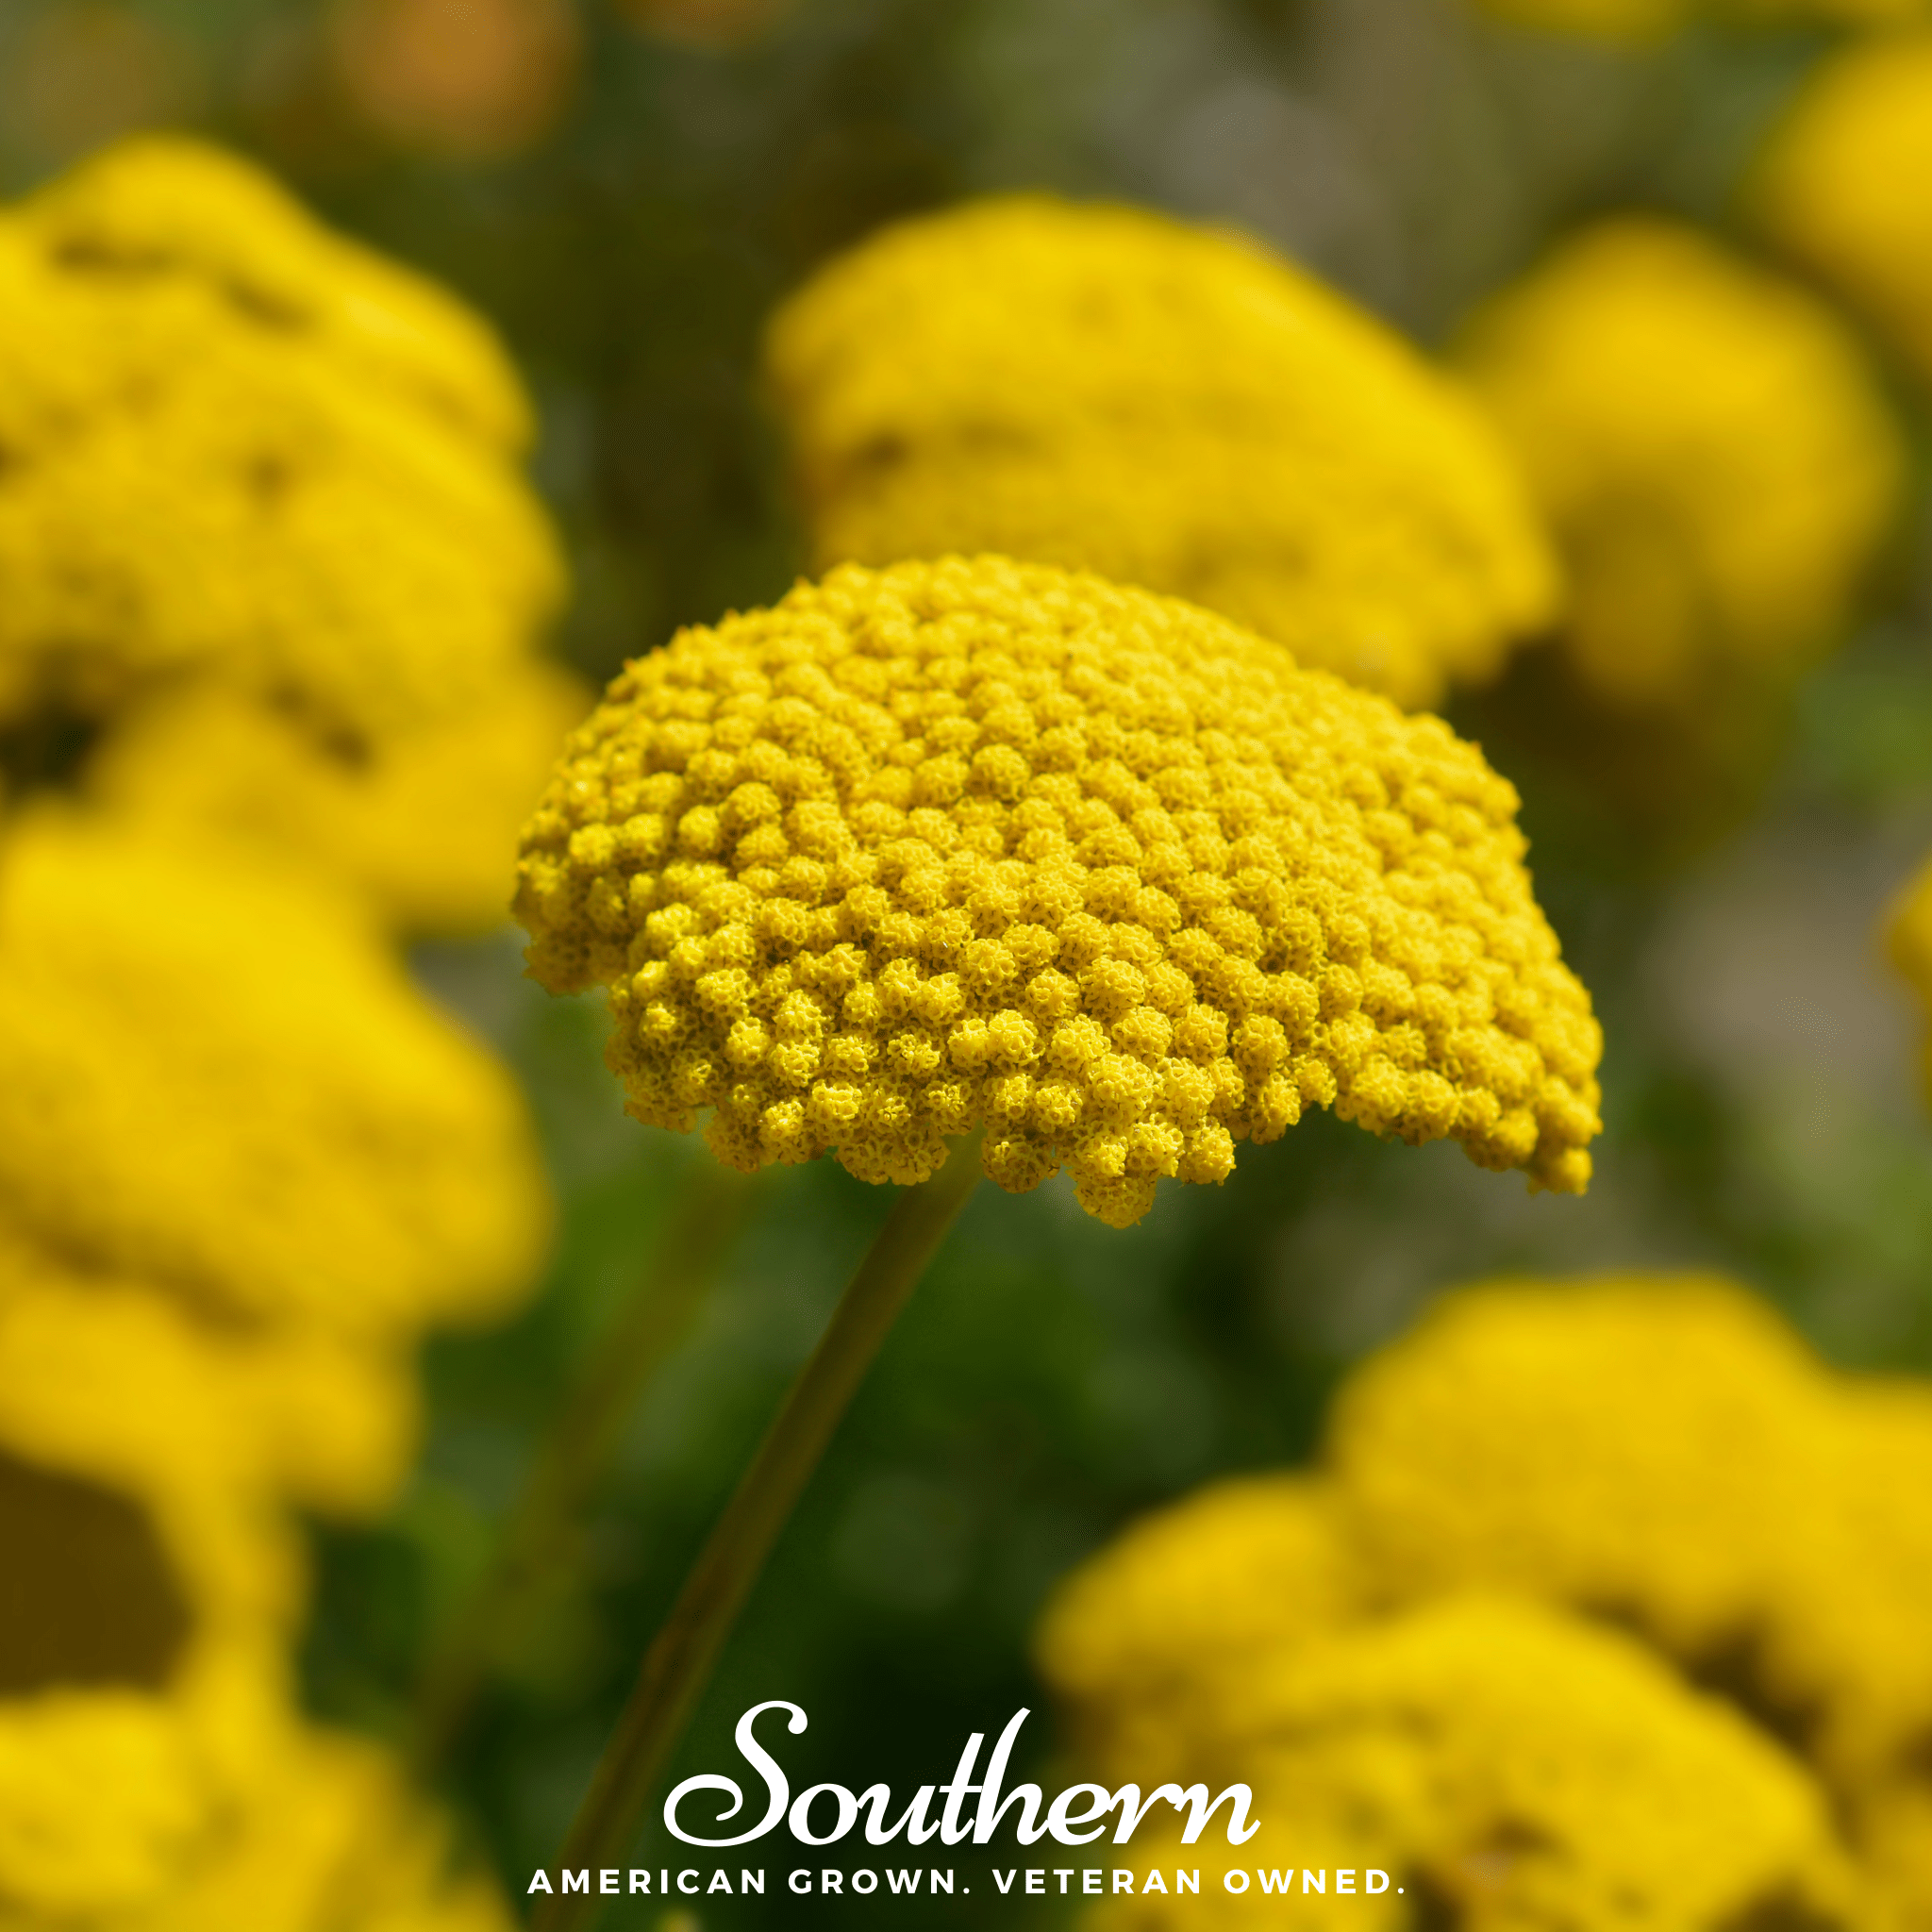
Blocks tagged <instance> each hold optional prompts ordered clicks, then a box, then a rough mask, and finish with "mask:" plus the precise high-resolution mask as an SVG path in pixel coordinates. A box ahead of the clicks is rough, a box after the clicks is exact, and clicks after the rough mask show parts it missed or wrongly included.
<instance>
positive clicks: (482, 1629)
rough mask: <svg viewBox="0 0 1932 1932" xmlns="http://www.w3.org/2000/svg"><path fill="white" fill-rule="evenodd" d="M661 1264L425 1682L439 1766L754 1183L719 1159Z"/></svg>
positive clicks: (667, 1234)
mask: <svg viewBox="0 0 1932 1932" xmlns="http://www.w3.org/2000/svg"><path fill="white" fill-rule="evenodd" d="M682 1186H683V1188H684V1192H683V1197H682V1200H681V1201H680V1203H679V1205H678V1206H677V1207H675V1208H674V1209H673V1210H672V1212H671V1216H670V1219H669V1222H668V1224H666V1226H665V1227H664V1229H663V1231H662V1233H661V1234H660V1235H659V1237H658V1246H657V1251H656V1253H655V1254H654V1256H653V1257H652V1261H651V1265H650V1267H649V1268H647V1269H646V1270H645V1271H644V1272H643V1274H641V1277H640V1279H639V1282H638V1285H637V1288H636V1290H635V1291H633V1292H632V1294H631V1296H630V1298H629V1301H628V1303H627V1304H626V1306H625V1308H624V1309H623V1311H622V1312H621V1313H620V1314H619V1315H618V1317H617V1319H616V1321H615V1322H613V1323H612V1324H611V1325H610V1328H609V1330H608V1333H607V1334H605V1335H603V1336H601V1337H599V1339H598V1340H597V1341H596V1343H595V1344H594V1346H593V1348H592V1351H591V1355H592V1360H591V1368H590V1372H589V1373H588V1374H586V1375H585V1376H584V1377H583V1379H582V1381H581V1382H580V1383H579V1384H578V1386H577V1387H576V1388H575V1389H574V1390H573V1391H571V1392H570V1394H569V1395H568V1397H566V1399H565V1401H564V1404H563V1406H562V1408H561V1410H560V1411H559V1414H558V1420H557V1423H556V1425H555V1427H554V1428H553V1429H552V1431H551V1433H550V1436H549V1438H548V1440H547V1441H544V1443H543V1444H542V1446H541V1449H540V1451H539V1452H538V1456H537V1460H536V1462H535V1464H534V1465H533V1466H532V1468H531V1471H530V1474H529V1476H528V1478H527V1479H526V1480H525V1484H524V1487H523V1490H522V1492H521V1493H520V1494H519V1495H518V1497H517V1499H516V1501H515V1502H514V1504H512V1505H511V1507H510V1512H509V1516H508V1521H507V1522H506V1524H505V1525H504V1530H503V1535H502V1537H501V1539H500V1540H499V1541H498V1543H497V1547H496V1553H495V1556H494V1557H493V1559H492V1560H491V1564H490V1567H489V1569H488V1570H487V1571H486V1572H485V1573H484V1575H483V1578H482V1581H481V1582H480V1583H479V1584H478V1585H477V1587H476V1589H475V1591H474V1593H473V1594H472V1595H471V1596H470V1598H469V1600H468V1602H467V1603H466V1604H464V1605H463V1607H461V1608H460V1609H459V1610H458V1612H457V1614H456V1616H455V1618H454V1619H453V1620H452V1622H451V1623H450V1624H449V1626H448V1629H447V1632H446V1634H445V1635H444V1637H443V1638H442V1640H441V1641H440V1643H439V1644H438V1645H437V1647H436V1649H435V1651H434V1652H433V1654H432V1655H431V1657H430V1659H429V1662H428V1665H427V1667H426V1668H425V1671H424V1673H423V1676H422V1678H421V1681H420V1683H419V1685H418V1688H417V1694H416V1707H415V1713H414V1723H413V1725H412V1737H411V1756H412V1757H413V1759H414V1762H415V1764H416V1766H417V1768H418V1769H419V1770H420V1771H425V1772H427V1771H430V1770H433V1769H434V1768H435V1767H436V1766H437V1765H438V1764H440V1763H441V1761H442V1759H443V1758H444V1757H446V1756H447V1755H448V1753H449V1752H450V1750H451V1749H452V1748H453V1747H454V1745H455V1744H456V1743H457V1742H458V1740H459V1739H460V1738H461V1736H462V1732H463V1728H464V1725H465V1724H466V1723H467V1721H468V1719H469V1716H470V1712H471V1709H472V1707H474V1705H475V1699H476V1694H477V1692H478V1691H479V1690H480V1689H481V1687H482V1685H483V1682H484V1680H485V1679H486V1677H488V1675H489V1674H490V1670H491V1662H492V1660H493V1659H494V1658H496V1657H501V1656H503V1655H505V1654H506V1652H507V1651H508V1648H509V1647H510V1645H511V1644H512V1643H513V1642H514V1641H516V1639H517V1637H518V1635H519V1634H520V1630H521V1626H522V1624H523V1623H524V1621H525V1617H526V1615H527V1612H528V1609H529V1606H530V1601H531V1599H532V1597H533V1596H535V1595H536V1594H537V1593H538V1592H539V1591H541V1589H542V1588H543V1586H544V1585H545V1583H546V1581H548V1580H549V1579H550V1578H553V1577H554V1576H555V1575H556V1574H557V1573H558V1570H559V1569H561V1568H563V1567H564V1566H566V1565H567V1564H568V1563H569V1562H570V1560H571V1557H572V1552H573V1549H574V1546H575V1536H576V1529H577V1524H578V1523H579V1520H580V1518H581V1516H582V1512H583V1507H584V1504H585V1502H586V1500H587V1498H588V1497H589V1495H590V1492H591V1490H592V1489H593V1488H594V1487H595V1485H596V1482H597V1479H598V1477H599V1476H600V1475H601V1474H603V1472H604V1470H605V1468H606V1467H607V1466H608V1462H609V1459H610V1457H611V1454H612V1452H613V1451H614V1450H615V1448H616V1446H617V1439H618V1437H619V1436H620V1435H621V1434H622V1433H623V1430H624V1427H625V1424H626V1422H628V1420H629V1418H630V1415H631V1411H632V1410H633V1408H634V1407H636V1404H637V1399H638V1397H639V1395H640V1394H641V1392H642V1391H643V1389H644V1387H645V1385H646V1384H647V1383H648V1382H649V1381H650V1380H651V1378H652V1376H653V1375H654V1374H656V1373H657V1371H658V1368H659V1367H660V1366H661V1365H662V1363H663V1361H664V1359H665V1357H667V1356H668V1355H669V1354H670V1353H671V1351H672V1350H673V1349H674V1348H675V1346H676V1345H677V1343H678V1341H679V1340H680V1339H681V1338H682V1337H683V1335H684V1333H685V1331H686V1329H687V1328H688V1327H689V1325H690V1323H691V1317H692V1315H693V1314H694V1313H695V1312H696V1310H697V1307H698V1304H699V1303H700V1302H702V1301H703V1300H704V1297H705V1294H706V1291H708V1289H709V1287H710V1285H711V1283H712V1282H713V1281H714V1280H715V1279H716V1278H717V1274H718V1269H719V1266H720V1264H721V1263H722V1262H723V1261H724V1254H725V1250H726V1249H727V1247H728V1246H729V1245H730V1242H731V1240H732V1237H733V1236H734V1235H736V1233H737V1232H738V1230H739V1228H740V1227H741V1225H742V1219H743V1202H744V1196H745V1195H746V1193H747V1192H748V1191H749V1183H748V1182H747V1180H746V1178H745V1177H744V1176H743V1175H742V1174H734V1173H733V1172H732V1171H731V1170H730V1169H729V1168H724V1167H720V1166H718V1165H717V1164H716V1163H715V1162H714V1161H709V1160H707V1161H705V1162H704V1163H703V1164H702V1166H701V1168H700V1169H699V1172H698V1174H696V1175H695V1176H693V1177H692V1178H691V1180H689V1181H687V1182H684V1183H682Z"/></svg>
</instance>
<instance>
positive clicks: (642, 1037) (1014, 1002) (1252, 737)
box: [517, 558, 1600, 1225]
mask: <svg viewBox="0 0 1932 1932" xmlns="http://www.w3.org/2000/svg"><path fill="white" fill-rule="evenodd" d="M1515 809H1516V795H1515V793H1514V791H1512V790H1511V788H1510V787H1509V785H1508V784H1507V782H1506V781H1505V780H1503V779H1502V778H1500V777H1498V776H1497V775H1496V774H1495V773H1494V772H1492V771H1491V769H1490V768H1489V767H1488V766H1487V765H1486V764H1485V763H1484V762H1483V759H1482V757H1481V754H1480V753H1479V752H1477V751H1476V749H1475V748H1474V746H1473V745H1469V744H1466V743H1464V742H1463V741H1460V740H1458V739H1457V737H1456V736H1455V734H1454V733H1453V732H1451V731H1450V730H1449V728H1448V727H1447V726H1446V725H1445V724H1442V723H1441V720H1439V719H1436V718H1432V717H1406V716H1404V715H1403V714H1402V713H1401V712H1400V711H1398V710H1397V709H1396V708H1394V707H1393V706H1392V705H1391V704H1390V703H1389V702H1388V701H1387V700H1386V699H1383V698H1380V697H1377V696H1375V695H1374V694H1372V693H1369V692H1366V691H1359V690H1357V689H1356V688H1354V687H1352V686H1349V685H1347V684H1344V683H1342V682H1341V680H1340V679H1338V678H1334V677H1331V676H1329V675H1326V674H1324V673H1321V672H1307V671H1300V670H1297V669H1296V668H1295V666H1294V665H1293V663H1292V661H1291V659H1290V658H1288V656H1287V654H1286V653H1285V652H1283V651H1281V650H1280V649H1279V648H1278V647H1276V646H1274V645H1270V644H1267V643H1264V642H1262V641H1260V640H1259V639H1257V638H1256V637H1254V636H1253V635H1251V634H1250V633H1247V632H1244V631H1241V630H1240V629H1238V628H1236V627H1235V626H1234V625H1230V624H1228V623H1226V622H1225V621H1224V620H1223V619H1220V618H1217V617H1214V616H1211V615H1210V614H1208V612H1206V611H1202V610H1198V609H1195V608H1192V607H1191V606H1188V605H1185V604H1182V603H1179V602H1178V601H1176V600H1173V599H1167V598H1161V597H1156V596H1152V595H1149V594H1147V593H1145V592H1143V591H1127V590H1122V589H1119V588H1117V587H1115V586H1113V585H1110V584H1108V583H1106V582H1103V581H1102V580H1101V579H1099V578H1097V577H1092V576H1084V575H1068V574H1066V573H1064V572H1061V571H1058V570H1054V569H1050V568H1047V567H1045V566H1041V565H1024V564H1015V563H1012V562H1009V561H1008V560H1006V559H1003V558H979V559H977V560H974V561H966V560H963V559H959V558H951V559H948V560H945V561H943V562H940V563H908V564H901V565H897V566H894V567H893V568H891V569H890V570H887V571H882V572H874V571H870V570H865V569H861V568H859V567H858V566H847V567H846V568H844V569H841V570H839V571H835V572H834V573H833V574H832V575H830V576H828V577H827V578H826V579H825V580H824V582H823V583H822V584H817V585H813V584H801V585H799V586H798V587H797V588H796V589H795V590H794V591H792V592H791V594H790V595H789V596H788V597H786V598H785V599H784V600H783V602H781V603H780V604H779V605H777V606H776V607H775V608H773V609H770V610H758V611H752V612H749V613H747V614H745V615H742V616H734V617H730V618H727V619H725V620H724V623H722V624H720V625H717V626H716V627H715V628H710V629H694V630H689V631H685V632H683V633H681V634H680V635H679V636H678V637H677V638H676V639H675V640H674V641H672V643H671V644H670V645H669V646H668V647H666V648H665V649H664V650H662V651H660V652H658V653H657V654H656V655H655V656H652V657H650V658H643V659H641V660H640V661H638V662H637V663H635V664H632V665H631V666H629V667H628V668H627V669H626V670H625V672H624V673H623V675H621V676H619V677H618V679H617V680H616V681H615V682H614V683H613V684H612V686H611V688H610V691H609V693H608V697H607V699H606V701H605V703H604V705H603V707H602V708H601V709H599V710H598V711H597V712H596V713H595V714H594V715H593V716H592V718H591V721H590V722H589V724H586V725H585V726H584V727H583V728H582V729H581V730H580V731H579V732H578V733H577V734H576V735H575V737H574V738H573V739H572V741H570V745H569V748H568V751H567V754H566V756H565V758H564V761H563V763H562V766H561V768H560V769H559V771H558V775H557V777H556V779H555V780H554V781H553V783H552V785H551V788H550V790H549V791H548V793H547V794H546V795H545V797H544V799H543V801H542V804H541V808H540V809H539V811H538V813H537V815H536V816H535V818H534V819H533V820H532V821H531V823H530V825H529V827H528V829H527V831H526V833H525V857H524V861H523V870H522V884H521V889H520V891H519V896H518V900H517V908H518V916H519V917H520V918H521V919H522V920H523V922H524V924H525V926H526V927H527V929H528V930H529V932H530V934H531V936H532V940H533V941H534V942H533V944H532V945H531V947H530V952H529V958H530V970H531V972H532V974H534V975H535V976H536V977H537V978H538V979H539V980H541V982H542V984H543V985H545V986H546V987H548V988H550V989H551V990H552V991H559V992H561V991H579V990H582V989H584V988H586V987H589V986H592V985H604V986H608V988H609V989H610V1011H611V1017H612V1023H613V1026H612V1035H611V1041H610V1047H609V1058H610V1063H611V1066H612V1068H613V1070H614V1071H615V1072H617V1073H618V1074H620V1076H621V1077H622V1078H623V1080H624V1082H625V1088H626V1090H627V1093H628V1099H629V1106H630V1109H631V1111H632V1112H633V1113H635V1114H636V1115H637V1116H638V1117H639V1118H640V1119H641V1120H644V1121H647V1122H651V1123H654V1124H658V1125H663V1126H668V1127H673V1128H676V1129H679V1130H685V1129H689V1128H690V1127H691V1126H692V1125H693V1124H694V1123H695V1121H696V1118H697V1115H698V1112H699V1110H700V1109H702V1108H710V1109H712V1110H713V1112H712V1119H711V1124H710V1127H709V1140H710V1142H711V1145H712V1147H713V1149H714V1150H715V1151H716V1152H717V1154H718V1155H719V1157H720V1158H722V1159H724V1160H725V1161H726V1162H728V1163H729V1164H731V1165H733V1166H735V1167H739V1168H741V1169H745V1170H750V1169H753V1168H756V1167H759V1166H762V1165H765V1164H767V1163H769V1162H773V1161H801V1160H808V1159H811V1158H815V1157H816V1156H818V1155H821V1154H824V1153H826V1152H831V1153H834V1154H836V1156H837V1158H839V1160H840V1161H841V1163H842V1164H843V1165H844V1166H845V1167H846V1168H847V1169H848V1170H849V1171H850V1172H852V1173H853V1174H857V1175H858V1177H859V1178H861V1179H864V1180H871V1181H885V1180H894V1181H903V1182H913V1181H918V1180H921V1179H924V1177H925V1176H926V1175H927V1174H931V1173H932V1172H933V1171H934V1169H935V1168H936V1167H937V1166H938V1165H939V1163H940V1161H941V1159H942V1158H943V1157H944V1153H945V1147H946V1142H947V1141H948V1140H950V1139H953V1138H956V1137H958V1136H961V1135H965V1134H967V1133H970V1132H971V1131H973V1130H974V1128H976V1127H979V1126H982V1125H983V1126H984V1128H985V1130H986V1139H985V1142H984V1147H983V1152H982V1159H983V1163H984V1166H985V1169H986V1172H987V1173H988V1174H990V1175H991V1178H993V1179H994V1180H995V1181H997V1182H998V1183H999V1184H1000V1185H1001V1186H1002V1187H1005V1188H1008V1189H1009V1190H1014V1191H1019V1190H1024V1189H1027V1188H1031V1187H1034V1186H1037V1185H1038V1184H1039V1183H1040V1182H1041V1180H1043V1179H1045V1178H1046V1177H1047V1176H1048V1175H1049V1174H1053V1173H1054V1172H1056V1170H1058V1168H1059V1167H1060V1166H1062V1165H1064V1166H1066V1167H1067V1168H1068V1169H1069V1170H1070V1171H1071V1172H1072V1173H1073V1174H1074V1177H1075V1179H1076V1181H1077V1183H1078V1188H1079V1193H1080V1198H1081V1200H1082V1202H1083V1203H1084V1204H1085V1205H1086V1206H1087V1208H1089V1210H1090V1211H1091V1212H1092V1213H1095V1214H1097V1215H1099V1216H1100V1217H1101V1218H1102V1219H1104V1220H1107V1221H1108V1222H1111V1223H1113V1224H1116V1225H1125V1224H1129V1223H1131V1222H1133V1221H1135V1220H1137V1219H1138V1218H1139V1217H1140V1216H1141V1214H1143V1213H1144V1212H1145V1211H1146V1209H1147V1208H1148V1206H1149V1205H1150V1204H1151V1202H1152V1200H1153V1198H1154V1191H1155V1183H1156V1181H1157V1180H1158V1179H1159V1178H1160V1177H1162V1176H1173V1177H1177V1178H1179V1179H1182V1180H1190V1181H1219V1180H1221V1179H1223V1178H1224V1177H1225V1175H1226V1174H1228V1173H1229V1171H1230V1170H1231V1169H1232V1167H1233V1164H1234V1149H1235V1144H1236V1142H1237V1141H1244V1140H1255V1141H1272V1140H1274V1139H1276V1138H1277V1137H1278V1136H1280V1135H1281V1134H1282V1133H1284V1132H1285V1131H1286V1130H1287V1129H1288V1128H1289V1127H1291V1126H1292V1125H1293V1124H1295V1123H1296V1121H1298V1120H1299V1119H1300V1117H1301V1113H1302V1110H1303V1108H1306V1107H1333V1108H1335V1109H1336V1111H1337V1112H1338V1113H1340V1114H1341V1116H1342V1117H1343V1118H1344V1119H1348V1120H1352V1121H1356V1122H1358V1123H1359V1124H1362V1125H1364V1126H1367V1127H1369V1128H1371V1129H1373V1130H1374V1131H1376V1132H1379V1133H1384V1134H1391V1135H1399V1136H1400V1137H1402V1138H1403V1139H1405V1140H1408V1141H1431V1140H1437V1139H1441V1138H1443V1137H1445V1136H1453V1137H1454V1138H1455V1139H1457V1141H1460V1142H1461V1143H1462V1144H1463V1146H1464V1148H1465V1149H1466V1151H1467V1152H1468V1153H1469V1155H1470V1156H1471V1158H1474V1160H1476V1161H1477V1162H1479V1163H1480V1164H1481V1165H1483V1166H1486V1167H1491V1168H1496V1169H1504V1168H1510V1167H1521V1168H1524V1169H1526V1170H1527V1172H1528V1173H1529V1174H1530V1177H1531V1179H1532V1180H1533V1181H1534V1182H1536V1183H1538V1184H1541V1185H1542V1186H1545V1187H1550V1188H1555V1189H1558V1190H1562V1191H1580V1190H1581V1188H1582V1187H1583V1186H1584V1184H1585V1182H1586V1181H1587V1179H1588V1176H1589V1172H1590V1157H1589V1155H1588V1153H1587V1152H1586V1151H1585V1150H1586V1148H1587V1146H1588V1144H1589V1141H1591V1137H1592V1136H1593V1135H1594V1134H1595V1133H1596V1131H1597V1125H1598V1124H1597V1115H1596V1105H1597V1088H1596V1082H1595V1068H1596V1061H1597V1056H1598V1052H1599V1049H1600V1034H1599V1030H1598V1028H1597V1025H1596V1023H1595V1021H1594V1020H1593V1019H1592V1018H1591V1010H1590V1002H1589V996H1588V994H1587V993H1586V992H1585V991H1584V990H1583V988H1582V987H1581V986H1580V985H1579V984H1578V983H1577V981H1576V979H1575V978H1574V976H1573V975H1572V974H1570V972H1569V971H1568V970H1567V969H1566V968H1565V967H1564V965H1563V963H1562V961H1561V958H1560V957H1559V955H1558V951H1557V941H1556V938H1555V936H1554V935H1553V934H1552V932H1551V931H1550V928H1549V926H1548V924H1547V923H1546V922H1545V921H1544V919H1543V916H1542V913H1541V909H1540V908H1538V906H1537V904H1536V901H1535V898H1534V896H1533V894H1532V892H1531V890H1530V884H1529V879H1528V875H1527V874H1526V873H1525V872H1524V867H1523V852H1524V841H1523V836H1522V834H1521V833H1520V832H1519V831H1518V829H1517V827H1516V824H1515Z"/></svg>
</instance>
